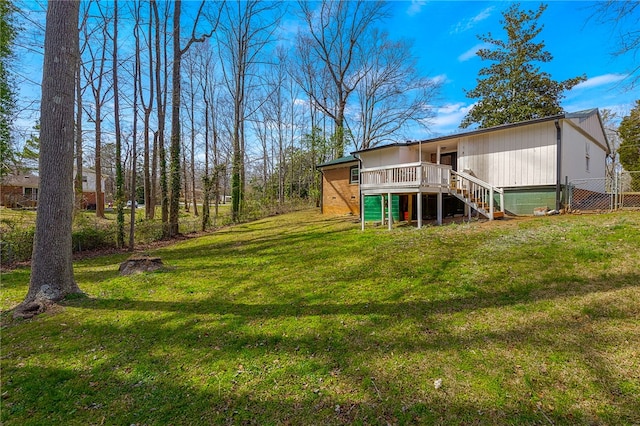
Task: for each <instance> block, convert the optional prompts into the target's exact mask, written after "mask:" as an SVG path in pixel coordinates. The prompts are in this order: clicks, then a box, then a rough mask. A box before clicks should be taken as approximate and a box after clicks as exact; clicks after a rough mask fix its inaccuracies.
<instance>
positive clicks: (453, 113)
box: [430, 102, 474, 135]
mask: <svg viewBox="0 0 640 426" xmlns="http://www.w3.org/2000/svg"><path fill="white" fill-rule="evenodd" d="M473 105H474V104H471V105H466V104H465V103H463V102H457V103H453V104H446V105H443V106H440V107H436V108H434V112H435V117H433V118H432V119H431V120H430V124H431V126H430V130H431V132H432V133H434V134H437V135H448V134H451V133H453V132H456V131H458V128H459V126H460V123H461V122H462V119H463V118H464V117H465V115H467V113H468V112H469V110H470V109H471V108H473Z"/></svg>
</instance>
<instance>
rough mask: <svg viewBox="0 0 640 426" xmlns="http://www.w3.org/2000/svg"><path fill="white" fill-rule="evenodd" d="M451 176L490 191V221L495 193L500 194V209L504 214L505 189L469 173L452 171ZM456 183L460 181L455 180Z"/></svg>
mask: <svg viewBox="0 0 640 426" xmlns="http://www.w3.org/2000/svg"><path fill="white" fill-rule="evenodd" d="M451 174H452V175H454V176H456V177H460V178H462V180H467V181H469V182H472V183H475V184H476V185H478V186H480V187H481V188H484V189H485V190H487V191H489V216H490V219H493V213H494V205H493V193H494V192H497V193H498V194H500V209H499V211H501V212H504V189H503V188H498V187H496V186H493V185H491V184H490V183H488V182H485V181H483V180H481V179H478V178H477V177H475V176H473V175H471V174H469V173H464V172H459V171H457V170H453V169H452V170H451ZM454 180H455V181H458V179H454ZM456 188H457V185H456Z"/></svg>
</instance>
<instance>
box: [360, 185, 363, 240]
mask: <svg viewBox="0 0 640 426" xmlns="http://www.w3.org/2000/svg"><path fill="white" fill-rule="evenodd" d="M360 226H361V229H362V230H363V231H364V194H362V193H361V194H360Z"/></svg>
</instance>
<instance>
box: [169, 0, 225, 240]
mask: <svg viewBox="0 0 640 426" xmlns="http://www.w3.org/2000/svg"><path fill="white" fill-rule="evenodd" d="M181 3H182V2H181V0H176V1H175V3H174V10H173V75H172V82H173V85H172V93H171V153H170V156H171V159H170V173H171V193H170V199H169V236H170V237H173V236H175V235H178V213H179V209H180V144H181V136H180V126H181V124H180V67H181V62H182V55H184V54H185V53H186V52H187V51H188V50H189V47H191V45H192V44H193V43H195V42H202V41H204V40H205V39H206V38H208V37H211V35H212V34H213V31H214V30H212V31H211V33H209V34H205V35H203V36H202V37H200V38H196V37H195V31H196V28H197V26H198V19H199V18H200V16H201V13H202V8H203V7H204V1H203V2H202V3H201V4H200V9H199V10H198V13H197V15H196V18H195V22H194V24H193V31H192V33H191V38H190V39H189V41H188V43H187V45H186V46H185V47H184V48H182V49H181V48H180V9H181Z"/></svg>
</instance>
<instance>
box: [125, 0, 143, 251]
mask: <svg viewBox="0 0 640 426" xmlns="http://www.w3.org/2000/svg"><path fill="white" fill-rule="evenodd" d="M139 30H140V4H139V3H138V5H137V6H136V23H135V25H134V27H133V33H134V36H135V37H134V38H135V44H136V55H135V63H134V65H133V132H132V135H131V188H130V191H131V193H130V194H131V195H130V197H129V198H130V200H131V212H130V218H129V251H133V249H134V246H135V230H136V225H135V224H136V201H137V198H138V197H137V193H136V178H137V176H136V172H137V168H138V167H137V166H138V164H137V163H138V84H142V73H141V71H140V36H139ZM140 94H141V95H142V89H140ZM141 97H142V96H141ZM145 113H146V111H145ZM146 157H147V158H148V156H146Z"/></svg>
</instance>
